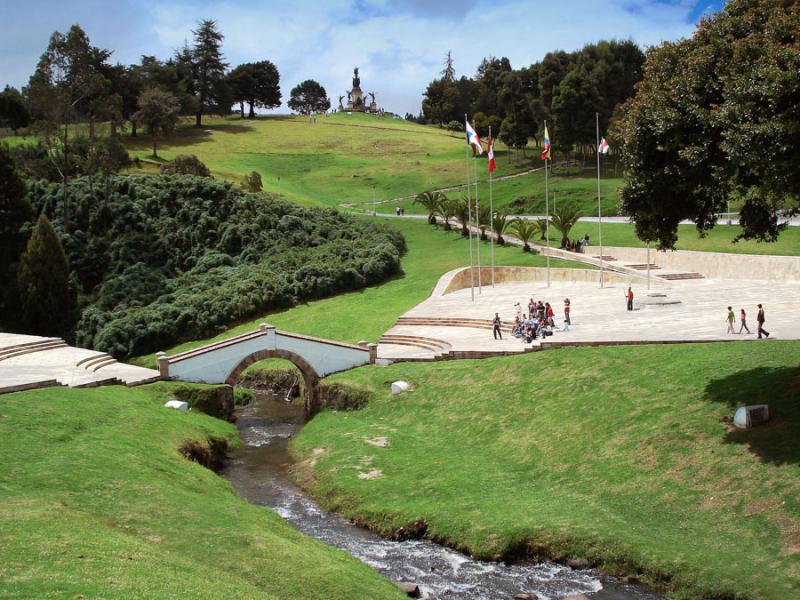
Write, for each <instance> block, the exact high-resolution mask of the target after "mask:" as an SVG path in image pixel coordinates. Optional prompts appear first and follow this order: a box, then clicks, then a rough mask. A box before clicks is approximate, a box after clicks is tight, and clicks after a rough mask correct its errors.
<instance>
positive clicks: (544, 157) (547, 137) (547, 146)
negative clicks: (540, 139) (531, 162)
mask: <svg viewBox="0 0 800 600" xmlns="http://www.w3.org/2000/svg"><path fill="white" fill-rule="evenodd" d="M541 157H542V160H547V159H549V158H550V132H549V131H547V125H545V126H544V150H542V154H541Z"/></svg>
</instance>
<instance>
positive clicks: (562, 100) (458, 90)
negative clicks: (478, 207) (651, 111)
mask: <svg viewBox="0 0 800 600" xmlns="http://www.w3.org/2000/svg"><path fill="white" fill-rule="evenodd" d="M643 63H644V53H643V52H642V50H641V49H640V48H639V47H638V46H637V45H636V44H635V43H634V42H632V41H630V40H625V41H616V40H614V41H600V42H598V43H596V44H587V45H586V46H584V47H583V48H582V49H580V50H578V51H575V52H564V51H562V50H559V51H555V52H549V53H547V54H546V55H545V57H544V58H543V59H542V60H541V62H536V63H533V64H532V65H530V66H528V67H523V68H519V69H514V68H512V66H511V63H510V61H509V60H508V58H505V57H502V58H495V57H489V58H485V59H483V61H481V64H480V65H479V66H478V69H477V72H476V73H475V76H474V77H467V76H465V75H462V76H461V77H460V78H456V71H455V66H454V61H453V58H452V55H451V54H450V53H449V52H448V54H447V56H446V58H445V61H444V69H443V70H442V72H441V74H440V75H441V76H440V77H439V78H437V79H434V80H433V81H431V83H430V84H428V87H427V88H426V90H425V92H424V94H423V98H422V118H423V120H424V121H426V122H429V123H436V124H439V125H440V126H447V125H448V124H451V123H452V124H453V127H454V128H455V127H456V126H458V129H461V128H463V122H464V115H465V114H467V115H469V116H470V119H474V122H475V127H476V129H477V131H478V133H479V134H480V135H483V136H485V135H487V134H488V132H489V128H490V127H491V130H492V132H493V134H494V136H495V137H499V139H500V140H501V141H502V142H503V143H505V144H506V145H507V146H509V147H511V148H524V147H525V146H526V145H527V144H528V140H529V139H530V138H533V139H534V141H536V142H537V143H538V141H539V139H540V138H541V136H542V133H543V128H544V126H543V123H544V121H545V120H547V121H548V129H549V130H550V132H551V134H552V137H553V139H554V142H557V143H558V145H559V147H560V148H561V149H562V150H570V149H573V148H575V147H579V146H583V147H592V148H593V147H594V145H595V142H596V140H595V137H596V136H595V119H594V115H595V113H598V114H599V116H600V127H601V129H602V130H604V131H605V129H606V128H607V127H608V125H609V123H610V121H611V120H612V118H613V117H614V114H615V110H616V108H617V107H618V106H619V105H620V104H621V103H622V102H624V101H625V100H626V99H628V98H629V97H631V96H632V95H633V93H634V87H635V85H636V83H637V82H638V81H639V80H640V79H641V74H642V65H643Z"/></svg>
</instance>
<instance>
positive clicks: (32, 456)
mask: <svg viewBox="0 0 800 600" xmlns="http://www.w3.org/2000/svg"><path fill="white" fill-rule="evenodd" d="M169 397H170V385H169V384H157V385H152V386H145V387H142V388H135V389H129V388H124V387H103V388H97V389H90V390H77V389H64V388H50V389H45V390H37V391H31V392H24V393H19V394H10V395H5V396H3V397H2V401H0V436H2V439H3V444H2V445H0V482H2V483H0V598H37V599H44V598H243V599H244V598H248V599H249V598H270V599H273V598H287V599H288V598H318V599H320V600H323V599H325V600H327V599H329V598H342V599H345V598H354V597H357V598H375V599H383V598H401V597H403V595H402V594H401V593H399V592H398V590H397V589H396V588H395V586H394V585H393V584H392V583H390V582H389V581H387V580H386V579H384V578H383V577H381V576H379V575H378V574H377V573H376V572H375V571H373V570H372V569H371V568H369V567H368V566H366V565H364V564H363V563H361V562H359V561H357V560H356V559H354V558H352V557H350V556H349V555H348V554H346V553H345V552H342V551H340V550H336V549H334V548H331V547H329V546H326V545H323V544H321V543H318V542H316V541H314V540H312V539H310V538H308V537H306V536H304V535H302V534H301V533H299V532H298V531H296V530H295V529H294V528H292V527H291V526H290V525H288V524H287V523H286V522H285V521H283V519H281V518H280V517H279V516H278V515H277V514H275V513H273V512H272V511H268V510H264V509H262V508H258V507H256V506H253V505H250V504H248V503H247V502H245V501H244V500H242V499H240V498H239V497H238V496H237V495H236V494H235V492H234V491H233V490H232V488H231V486H230V484H229V483H228V482H227V481H226V480H224V479H222V478H221V477H219V476H217V475H215V474H214V473H213V472H211V471H209V470H208V469H205V468H204V467H201V466H200V465H198V464H197V463H193V462H190V461H188V460H186V459H185V458H183V456H181V455H180V454H179V453H178V450H177V449H178V447H179V446H180V445H181V444H182V443H183V442H184V441H186V440H201V441H202V440H205V438H206V436H207V435H212V436H216V437H223V438H227V439H230V440H237V439H238V437H237V434H236V429H235V427H234V426H233V425H231V424H229V423H225V422H223V421H219V420H217V419H212V418H211V417H207V416H205V415H203V414H201V413H193V412H190V413H187V414H182V413H179V412H177V411H174V410H168V409H165V408H162V407H161V404H163V402H164V400H165V399H166V398H169Z"/></svg>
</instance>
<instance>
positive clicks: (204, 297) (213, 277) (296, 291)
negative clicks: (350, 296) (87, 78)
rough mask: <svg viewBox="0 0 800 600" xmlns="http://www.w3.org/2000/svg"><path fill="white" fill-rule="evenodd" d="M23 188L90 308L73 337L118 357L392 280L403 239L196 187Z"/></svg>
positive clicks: (218, 185)
mask: <svg viewBox="0 0 800 600" xmlns="http://www.w3.org/2000/svg"><path fill="white" fill-rule="evenodd" d="M62 192H63V188H62V187H61V186H60V185H58V184H51V183H47V182H44V181H33V182H31V181H29V182H28V185H27V197H28V199H29V200H30V202H31V204H32V205H33V207H34V208H35V209H36V210H37V211H42V212H44V213H45V214H46V215H48V217H50V219H51V220H52V221H53V224H54V226H55V228H56V231H57V233H58V234H59V237H60V238H61V241H62V244H63V246H64V250H65V252H66V255H67V258H68V261H69V264H70V267H71V269H72V270H73V276H74V278H75V279H76V281H77V282H78V283H79V286H80V290H79V291H80V292H81V293H82V295H83V296H85V297H86V298H87V301H88V306H86V307H85V308H84V310H83V311H82V314H81V319H80V321H79V322H78V325H77V328H76V331H75V337H76V341H77V343H78V344H79V345H81V346H86V347H93V348H96V349H98V350H103V351H105V352H109V353H112V354H114V355H115V356H118V357H124V356H130V355H136V354H144V353H148V352H152V351H155V350H158V349H161V348H164V347H166V346H168V345H171V344H173V343H176V342H178V341H182V340H189V339H197V338H199V337H205V336H207V335H209V334H211V333H213V332H215V331H217V330H219V329H220V328H222V327H224V326H226V325H228V324H230V323H232V322H234V321H237V320H242V319H247V318H252V317H254V316H256V315H258V314H262V313H264V312H267V311H268V310H272V309H275V308H281V307H288V306H292V305H293V304H295V303H297V302H301V301H305V300H309V299H313V298H322V297H325V296H329V295H331V294H335V293H338V292H342V291H347V290H352V289H356V288H359V287H362V286H365V285H370V284H374V283H377V282H379V281H381V280H383V279H385V278H386V277H388V276H390V275H392V274H394V273H396V272H397V271H398V269H399V258H400V254H401V252H402V250H403V249H404V241H403V238H402V236H400V234H399V233H397V232H395V231H393V230H391V229H388V228H385V227H382V226H379V225H375V224H372V223H368V222H365V221H363V220H359V219H356V218H354V217H351V216H348V215H344V214H342V213H339V212H338V211H335V210H331V209H308V208H302V207H299V206H297V205H295V204H292V203H289V202H286V201H283V200H280V199H278V198H275V197H272V196H269V195H264V194H260V195H255V194H247V193H244V192H242V191H240V190H238V189H235V188H234V187H232V185H231V184H229V183H225V182H220V181H216V180H213V179H210V178H200V177H191V176H155V177H153V176H147V177H117V176H114V177H111V178H110V180H109V193H108V194H107V196H106V195H104V197H97V196H93V195H92V194H91V193H90V186H89V182H88V181H87V180H86V179H81V178H78V179H75V180H73V182H72V184H71V186H70V207H71V211H72V217H71V220H72V230H71V232H70V233H69V234H66V233H65V232H64V230H63V227H62V224H61V216H62V214H63V213H62V210H61V208H60V203H61V202H62Z"/></svg>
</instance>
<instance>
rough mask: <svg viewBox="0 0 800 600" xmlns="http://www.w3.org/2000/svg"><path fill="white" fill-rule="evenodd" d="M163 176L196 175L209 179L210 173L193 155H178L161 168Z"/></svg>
mask: <svg viewBox="0 0 800 600" xmlns="http://www.w3.org/2000/svg"><path fill="white" fill-rule="evenodd" d="M161 173H162V174H163V175H196V176H197V177H210V176H211V171H209V170H208V167H207V166H205V165H204V164H203V163H202V162H201V161H200V159H199V158H197V157H196V156H195V155H194V154H179V155H178V156H176V157H175V158H173V159H172V160H171V161H169V162H168V163H167V164H165V165H162V166H161Z"/></svg>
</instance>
